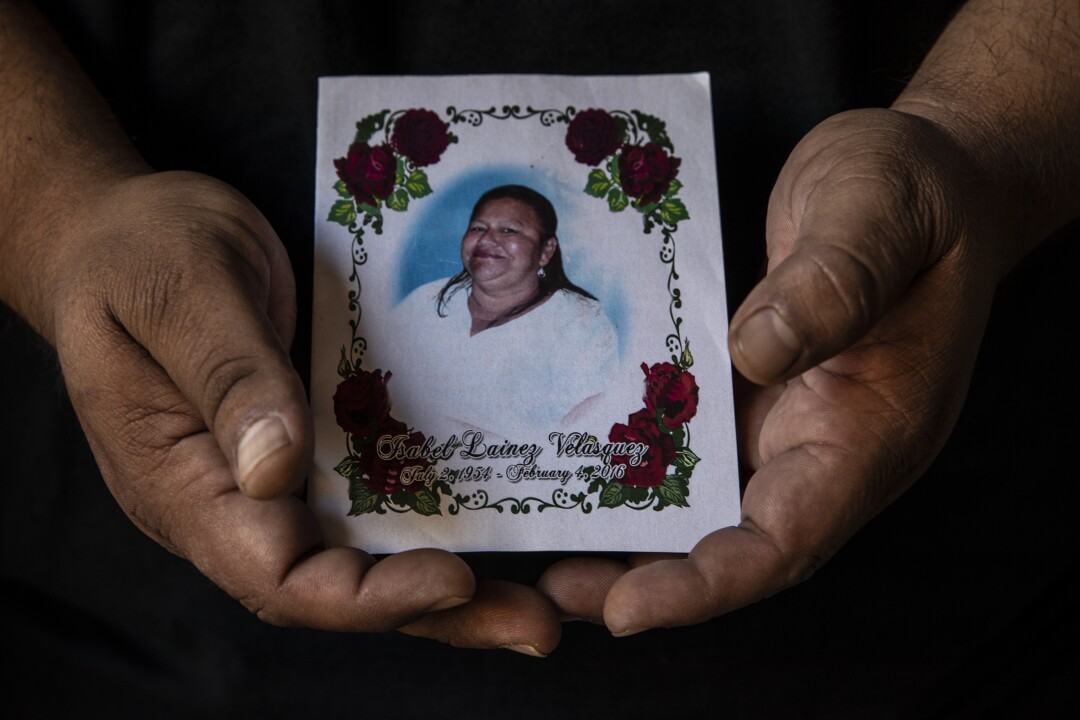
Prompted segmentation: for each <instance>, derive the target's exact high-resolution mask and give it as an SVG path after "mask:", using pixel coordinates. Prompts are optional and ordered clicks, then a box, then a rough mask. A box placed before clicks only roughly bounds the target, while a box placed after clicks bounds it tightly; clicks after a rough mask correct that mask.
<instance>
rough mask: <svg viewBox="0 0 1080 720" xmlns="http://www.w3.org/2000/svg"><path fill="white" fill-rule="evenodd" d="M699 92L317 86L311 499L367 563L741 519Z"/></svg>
mask: <svg viewBox="0 0 1080 720" xmlns="http://www.w3.org/2000/svg"><path fill="white" fill-rule="evenodd" d="M711 107H712V105H711V100H710V96H709V79H708V76H707V75H704V74H697V75H668V76H642V77H554V76H494V75H488V76H470V77H342V78H323V79H322V80H321V81H320V85H319V134H318V159H317V167H316V182H315V271H314V272H315V275H314V322H313V338H312V347H313V356H312V376H311V403H312V407H313V408H314V412H315V425H316V427H315V429H316V443H317V445H316V456H315V468H314V470H313V473H312V476H311V478H310V482H309V486H308V499H309V502H310V504H311V506H312V508H313V509H314V510H315V512H316V514H317V515H318V517H319V519H320V523H321V524H322V527H323V530H324V532H325V534H326V537H327V541H328V542H330V543H332V544H338V545H354V546H356V547H361V548H363V549H365V550H367V551H369V552H375V553H385V552H397V551H401V550H407V549H411V548H418V547H438V548H444V549H447V550H452V551H481V550H506V551H523V550H585V551H590V550H591V551H661V552H663V551H667V552H686V551H688V550H690V549H691V548H692V547H693V545H694V544H695V543H696V542H697V541H698V540H699V539H700V538H702V537H703V536H704V535H706V534H707V533H709V532H711V531H713V530H716V529H718V528H721V527H726V526H728V525H733V524H736V523H737V522H738V520H739V481H738V472H737V460H736V444H735V429H734V417H733V409H732V392H731V368H730V361H729V358H728V353H727V341H726V334H727V309H726V307H725V296H724V268H723V261H722V255H721V242H720V210H719V207H718V201H717V185H716V168H715V152H714V145H713V142H714V141H713V129H712V113H711Z"/></svg>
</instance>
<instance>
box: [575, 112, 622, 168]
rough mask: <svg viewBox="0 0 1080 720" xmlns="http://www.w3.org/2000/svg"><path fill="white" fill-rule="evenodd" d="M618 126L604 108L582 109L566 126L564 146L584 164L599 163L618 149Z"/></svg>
mask: <svg viewBox="0 0 1080 720" xmlns="http://www.w3.org/2000/svg"><path fill="white" fill-rule="evenodd" d="M619 139H620V138H619V126H618V125H617V124H616V123H615V118H613V117H611V115H609V114H608V113H607V112H605V111H604V110H582V111H581V112H579V113H578V114H577V115H575V116H574V119H573V120H571V121H570V125H569V126H568V127H567V128H566V147H568V148H570V152H572V153H574V159H575V160H577V161H578V162H579V163H584V164H585V165H599V164H600V163H601V162H603V160H604V158H606V157H608V156H609V155H613V154H614V153H615V151H616V150H618V149H619Z"/></svg>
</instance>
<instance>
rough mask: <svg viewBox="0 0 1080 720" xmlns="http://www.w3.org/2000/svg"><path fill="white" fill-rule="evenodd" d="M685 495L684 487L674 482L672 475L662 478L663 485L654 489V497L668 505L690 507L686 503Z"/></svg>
mask: <svg viewBox="0 0 1080 720" xmlns="http://www.w3.org/2000/svg"><path fill="white" fill-rule="evenodd" d="M686 495H687V493H686V491H685V489H684V486H683V485H681V484H680V483H678V482H677V481H675V476H674V475H668V476H667V477H666V478H664V482H663V484H662V485H659V486H657V488H656V496H657V497H658V498H660V499H661V500H663V501H664V502H666V503H667V504H668V505H677V506H678V507H690V504H689V503H688V502H686Z"/></svg>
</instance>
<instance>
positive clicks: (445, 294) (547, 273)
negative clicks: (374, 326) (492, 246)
mask: <svg viewBox="0 0 1080 720" xmlns="http://www.w3.org/2000/svg"><path fill="white" fill-rule="evenodd" d="M492 200H516V201H518V202H520V203H522V204H524V205H528V206H529V208H530V209H531V210H532V211H533V214H534V215H535V216H536V220H537V222H538V223H539V225H540V242H541V243H543V242H545V241H547V240H548V239H549V238H553V237H555V231H556V230H557V229H558V227H559V218H558V216H557V215H556V214H555V208H554V206H552V204H551V201H550V200H548V199H547V198H546V197H544V196H543V195H541V194H540V193H538V192H536V191H535V190H533V189H532V188H529V187H525V186H524V185H500V186H498V187H494V188H491V189H490V190H488V191H487V192H486V193H484V194H483V195H481V196H480V199H479V200H477V201H476V204H475V205H473V209H472V214H471V215H470V216H469V219H470V221H471V220H472V219H473V218H475V217H476V215H477V214H478V213H479V212H480V208H482V207H484V205H486V204H487V203H489V202H491V201H492ZM538 279H539V287H538V288H537V291H536V294H535V295H533V296H532V297H531V298H529V299H528V300H526V301H525V302H523V303H521V304H520V305H517V306H515V307H512V308H510V309H509V310H507V311H506V312H504V313H503V314H502V315H500V316H499V317H497V318H495V319H494V320H492V321H491V322H490V323H489V324H488V327H491V326H492V325H496V324H498V323H500V322H503V321H504V320H509V319H510V318H512V317H515V316H517V315H520V314H522V313H523V312H525V311H526V310H529V309H530V308H532V307H535V306H536V305H538V304H539V303H541V302H543V301H544V300H545V299H546V298H547V297H548V296H550V295H551V294H553V293H555V292H556V291H558V290H567V291H569V292H572V293H577V294H578V295H581V296H582V297H587V298H589V299H590V300H596V296H595V295H593V294H592V293H591V292H589V291H588V290H585V289H584V288H581V287H579V286H577V285H575V284H574V283H572V282H570V278H568V277H566V270H564V269H563V262H562V250H561V249H560V248H559V246H558V245H556V246H555V252H554V253H553V254H552V256H551V259H550V260H548V264H547V265H545V266H544V275H543V277H540V278H538ZM470 287H472V277H471V276H470V275H469V271H468V270H467V269H465V268H462V269H461V272H459V273H458V274H457V275H455V276H454V277H452V278H450V279H449V280H447V281H446V284H445V285H443V288H442V290H440V291H439V299H438V302H437V304H436V309H437V311H438V313H439V317H446V303H447V302H448V301H449V300H450V298H451V297H453V296H454V294H455V293H457V291H458V290H461V289H463V288H464V289H468V288H470Z"/></svg>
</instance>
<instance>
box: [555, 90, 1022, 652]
mask: <svg viewBox="0 0 1080 720" xmlns="http://www.w3.org/2000/svg"><path fill="white" fill-rule="evenodd" d="M978 178H979V173H978V171H977V169H976V167H975V166H974V164H973V163H972V161H971V160H970V158H968V157H967V156H965V154H964V153H963V152H961V151H960V150H959V148H958V147H957V146H956V145H955V144H954V143H953V142H952V140H951V138H950V136H949V135H948V134H946V133H945V132H943V131H942V130H941V129H940V128H938V127H937V126H935V125H934V124H932V123H930V122H929V121H926V120H923V119H921V118H917V117H914V116H911V115H907V114H903V113H899V112H895V111H889V110H864V111H855V112H851V113H846V114H843V115H840V116H837V117H834V118H832V119H830V120H827V121H826V122H824V123H822V124H821V125H820V126H819V127H817V128H816V129H815V130H813V131H812V132H811V133H810V134H809V135H808V136H807V137H806V138H805V139H804V140H803V141H802V142H801V143H800V144H799V146H798V147H797V148H796V149H795V151H794V152H793V153H792V155H791V157H790V159H789V160H788V162H787V164H786V165H785V167H784V169H783V170H782V172H781V174H780V177H779V179H778V181H777V183H776V186H775V188H774V190H773V194H772V197H771V200H770V204H769V213H768V219H767V228H766V232H767V243H768V253H769V264H768V274H767V276H766V277H765V278H764V280H762V282H761V283H760V284H759V285H758V286H757V287H756V288H755V289H754V290H753V292H751V294H750V295H749V297H747V299H746V301H745V302H744V303H743V304H742V306H741V307H740V308H739V310H738V311H737V312H736V313H735V315H734V317H733V319H732V324H731V333H730V346H731V353H732V358H733V361H734V363H735V365H736V367H737V368H738V369H739V370H740V371H741V372H742V373H743V374H744V375H745V376H746V377H747V378H749V379H750V380H753V381H754V382H756V383H761V384H762V385H764V386H753V385H751V384H750V383H746V382H743V383H742V385H741V386H740V387H739V390H740V392H739V397H738V402H737V418H738V425H739V427H738V431H739V442H740V454H741V456H742V458H743V460H744V462H745V464H746V466H747V468H746V470H747V471H748V472H749V473H750V476H749V480H748V482H747V485H746V488H745V492H744V496H743V505H742V519H741V522H740V524H739V526H738V527H735V528H726V529H722V530H718V531H716V532H714V533H712V534H711V535H708V536H707V537H705V538H704V539H702V540H701V541H700V542H699V543H698V544H697V546H696V547H695V548H694V549H693V551H692V552H691V553H690V554H689V556H688V557H685V558H671V557H658V556H648V555H639V556H632V557H631V558H630V559H629V560H628V561H627V562H625V563H620V562H616V561H613V560H600V559H573V560H568V561H564V562H563V563H560V564H557V565H555V566H553V567H552V568H551V569H549V571H548V572H547V574H546V575H545V576H544V577H543V578H542V579H541V583H540V587H541V589H543V590H544V591H545V592H546V593H547V594H548V595H549V596H550V597H551V598H552V599H553V600H554V601H555V602H556V604H557V605H558V606H559V608H560V610H561V611H562V612H563V613H564V614H566V615H569V616H573V617H580V618H585V619H590V620H594V621H601V620H602V621H603V622H605V623H606V624H607V626H608V627H609V628H610V629H611V630H612V632H614V633H615V634H617V635H625V634H631V633H633V632H637V631H640V630H644V629H648V628H654V627H662V626H673V625H685V624H690V623H695V622H699V621H702V620H705V619H707V618H711V617H714V616H716V615H719V614H722V613H725V612H728V611H730V610H733V609H735V608H738V607H741V606H743V605H746V604H748V603H751V602H754V601H755V600H758V599H760V598H763V597H766V596H769V595H771V594H773V593H775V592H777V591H779V590H781V589H783V588H785V587H788V586H790V585H792V584H794V583H797V582H799V581H801V580H804V579H805V578H807V577H809V575H810V574H812V573H813V572H814V570H815V569H816V568H818V567H820V566H821V564H822V563H824V562H825V561H826V560H827V559H828V558H829V557H830V556H831V555H832V554H833V553H834V552H835V551H836V550H837V549H838V548H839V547H840V546H841V545H842V544H843V543H844V542H845V541H846V540H847V539H848V538H849V537H850V536H851V535H852V534H853V533H854V532H855V531H856V530H858V529H859V527H860V526H862V525H863V523H865V522H866V521H867V520H869V519H870V518H871V517H873V516H874V515H875V514H876V513H877V512H879V511H880V510H881V509H882V508H884V507H885V506H886V505H887V504H888V503H889V502H891V501H892V500H893V499H895V498H896V497H897V496H898V495H899V494H900V493H901V492H903V490H904V489H906V488H907V487H908V486H909V485H910V484H911V483H912V482H913V481H914V480H915V479H916V478H917V477H918V476H919V475H920V474H921V473H922V471H923V470H924V469H925V468H926V466H927V465H928V464H929V463H930V461H931V460H932V459H933V457H934V456H935V455H936V454H937V452H938V451H939V450H940V448H941V446H942V444H943V443H944V440H945V438H946V437H947V436H948V434H949V431H950V430H951V428H952V425H953V423H954V422H955V419H956V416H957V414H958V412H959V409H960V407H961V405H962V403H963V399H964V395H965V393H966V389H967V383H968V380H969V378H970V375H971V371H972V366H973V364H974V360H975V355H976V351H977V349H978V344H979V340H980V338H981V335H982V331H983V327H984V324H985V320H986V317H987V315H988V312H989V307H990V301H991V298H992V294H993V289H994V286H995V284H996V281H997V279H998V274H999V273H1000V272H1001V270H1002V269H1001V267H1000V266H999V265H998V264H997V263H996V262H995V261H994V257H995V255H996V254H995V253H994V252H992V251H991V250H990V249H991V248H993V247H995V246H996V244H997V240H998V238H997V236H996V235H997V233H998V231H997V230H996V229H995V228H996V227H997V226H998V224H997V223H995V219H994V212H993V211H992V209H991V208H992V204H991V203H990V202H988V197H989V190H988V189H987V188H986V187H983V186H980V184H979V182H978ZM777 382H781V383H782V384H772V383H777Z"/></svg>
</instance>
